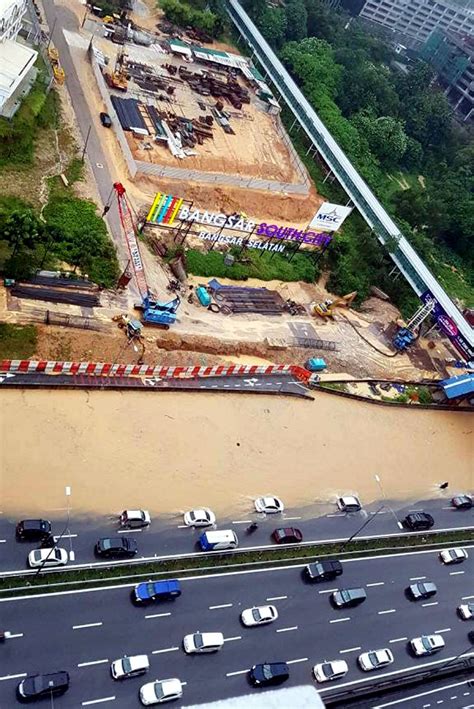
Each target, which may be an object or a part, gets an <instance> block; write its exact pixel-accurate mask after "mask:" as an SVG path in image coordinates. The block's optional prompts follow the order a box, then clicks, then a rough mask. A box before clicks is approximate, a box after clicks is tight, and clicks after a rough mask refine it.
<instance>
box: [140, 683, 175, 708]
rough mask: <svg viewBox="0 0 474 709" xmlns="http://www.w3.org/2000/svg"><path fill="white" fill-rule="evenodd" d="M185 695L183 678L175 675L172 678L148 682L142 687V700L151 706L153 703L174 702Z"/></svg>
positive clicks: (145, 704)
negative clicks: (180, 678)
mask: <svg viewBox="0 0 474 709" xmlns="http://www.w3.org/2000/svg"><path fill="white" fill-rule="evenodd" d="M182 696H183V684H182V682H181V680H179V679H177V678H176V677H173V678H171V679H157V680H155V681H154V682H148V684H144V685H143V686H142V687H140V701H141V703H142V704H143V705H144V706H146V707H149V706H151V705H152V704H164V702H172V701H173V700H174V699H179V698H180V697H182Z"/></svg>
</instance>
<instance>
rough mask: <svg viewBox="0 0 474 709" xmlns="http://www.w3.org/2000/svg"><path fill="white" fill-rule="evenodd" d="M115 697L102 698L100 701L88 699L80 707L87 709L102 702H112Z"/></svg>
mask: <svg viewBox="0 0 474 709" xmlns="http://www.w3.org/2000/svg"><path fill="white" fill-rule="evenodd" d="M114 699H115V697H102V698H101V699H89V701H87V702H82V703H81V706H82V707H88V706H89V705H90V704H102V702H113V701H114Z"/></svg>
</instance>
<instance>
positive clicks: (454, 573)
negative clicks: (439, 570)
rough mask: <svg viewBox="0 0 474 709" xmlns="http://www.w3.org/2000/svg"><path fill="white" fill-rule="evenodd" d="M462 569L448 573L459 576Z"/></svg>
mask: <svg viewBox="0 0 474 709" xmlns="http://www.w3.org/2000/svg"><path fill="white" fill-rule="evenodd" d="M463 573H464V571H450V572H449V575H450V576H459V575H460V574H463Z"/></svg>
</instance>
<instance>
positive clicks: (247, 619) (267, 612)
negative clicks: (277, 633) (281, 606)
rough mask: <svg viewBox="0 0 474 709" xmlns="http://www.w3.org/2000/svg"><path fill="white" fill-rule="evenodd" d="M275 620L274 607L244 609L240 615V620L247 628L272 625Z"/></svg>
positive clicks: (276, 616)
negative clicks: (266, 624)
mask: <svg viewBox="0 0 474 709" xmlns="http://www.w3.org/2000/svg"><path fill="white" fill-rule="evenodd" d="M277 618H278V611H277V609H276V608H275V606H254V607H253V608H246V609H245V610H244V611H242V613H241V614H240V620H241V621H242V623H243V624H244V625H246V626H247V627H250V626H252V625H265V623H273V621H274V620H276V619H277Z"/></svg>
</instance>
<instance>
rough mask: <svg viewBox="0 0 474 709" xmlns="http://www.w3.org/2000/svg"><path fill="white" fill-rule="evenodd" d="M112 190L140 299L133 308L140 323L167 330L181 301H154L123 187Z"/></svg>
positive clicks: (118, 185)
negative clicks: (139, 316) (139, 311)
mask: <svg viewBox="0 0 474 709" xmlns="http://www.w3.org/2000/svg"><path fill="white" fill-rule="evenodd" d="M114 190H115V194H116V196H117V204H118V210H119V215H120V222H121V224H122V229H123V232H124V234H125V239H126V241H127V246H128V251H129V253H130V262H131V264H132V267H133V271H134V273H135V280H136V282H137V286H138V290H139V293H140V297H141V303H139V304H138V305H136V306H135V307H136V308H138V309H139V310H142V312H143V315H142V321H143V322H144V323H147V324H150V325H158V326H159V327H162V328H164V329H165V330H168V329H169V326H170V325H173V324H174V323H175V322H176V312H177V310H178V308H179V306H180V303H181V299H180V297H179V295H177V296H176V298H174V299H173V300H170V301H169V302H167V303H162V302H160V301H158V300H156V299H155V297H154V295H153V293H152V292H151V291H150V289H149V288H148V283H147V281H146V277H145V270H144V268H143V261H142V257H141V254H140V247H139V245H138V241H137V237H136V227H135V223H134V220H133V216H132V210H131V207H130V204H129V202H128V200H127V197H126V194H125V187H124V186H123V185H122V183H121V182H114Z"/></svg>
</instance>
